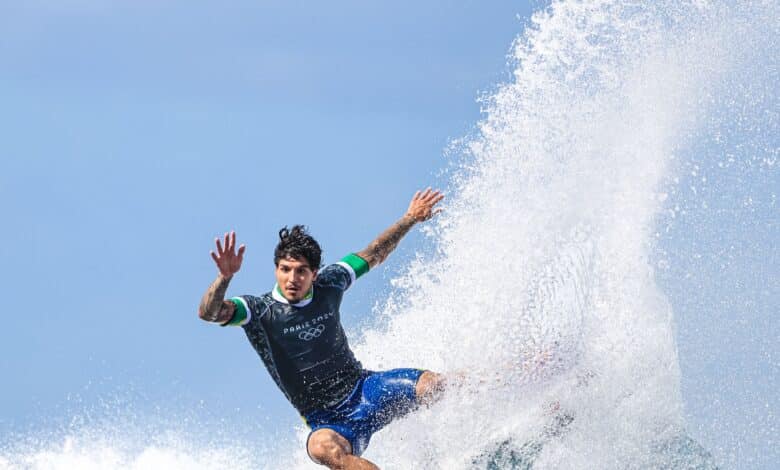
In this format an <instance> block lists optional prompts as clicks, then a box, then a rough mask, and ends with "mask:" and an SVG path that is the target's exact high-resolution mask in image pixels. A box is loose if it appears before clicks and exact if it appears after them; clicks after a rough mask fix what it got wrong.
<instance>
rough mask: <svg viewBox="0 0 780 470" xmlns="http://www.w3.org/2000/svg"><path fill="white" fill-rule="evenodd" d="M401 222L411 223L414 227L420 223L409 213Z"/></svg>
mask: <svg viewBox="0 0 780 470" xmlns="http://www.w3.org/2000/svg"><path fill="white" fill-rule="evenodd" d="M401 220H403V221H406V222H407V223H410V224H411V225H414V224H416V223H417V222H419V221H418V220H417V217H415V216H413V215H412V214H410V213H408V212H407V213H406V214H404V216H403V217H401Z"/></svg>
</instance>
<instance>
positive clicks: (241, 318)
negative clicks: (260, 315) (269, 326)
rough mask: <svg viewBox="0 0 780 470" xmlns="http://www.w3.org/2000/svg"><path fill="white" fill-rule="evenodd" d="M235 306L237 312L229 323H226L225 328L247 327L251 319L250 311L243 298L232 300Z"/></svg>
mask: <svg viewBox="0 0 780 470" xmlns="http://www.w3.org/2000/svg"><path fill="white" fill-rule="evenodd" d="M230 301H231V302H233V305H235V306H236V310H235V312H234V313H233V318H231V319H230V321H229V322H227V323H225V326H240V325H245V324H246V323H247V321H248V319H249V310H248V309H247V305H246V303H245V302H244V299H242V298H241V297H233V298H232V299H230Z"/></svg>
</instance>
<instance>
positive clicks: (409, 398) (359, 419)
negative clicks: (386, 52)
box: [198, 188, 445, 469]
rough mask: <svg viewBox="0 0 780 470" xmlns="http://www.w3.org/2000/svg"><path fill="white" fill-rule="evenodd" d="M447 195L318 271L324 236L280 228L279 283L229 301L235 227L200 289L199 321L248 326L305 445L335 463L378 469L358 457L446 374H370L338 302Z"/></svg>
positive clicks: (422, 198)
mask: <svg viewBox="0 0 780 470" xmlns="http://www.w3.org/2000/svg"><path fill="white" fill-rule="evenodd" d="M443 198H444V195H443V194H441V192H440V191H438V190H436V191H433V190H431V188H428V189H426V190H425V191H417V192H416V193H415V195H414V197H413V198H412V201H411V202H410V203H409V208H408V209H407V211H406V213H405V214H404V216H403V217H401V218H400V219H399V220H398V221H397V222H395V223H394V224H393V225H392V226H390V228H388V229H387V230H385V231H384V232H383V233H382V234H381V235H379V236H378V237H377V238H376V240H374V241H373V242H371V243H370V244H369V245H368V246H367V247H366V248H365V249H363V250H362V251H359V252H357V253H352V254H349V255H347V256H345V257H344V258H342V259H341V261H339V262H338V263H335V264H331V265H329V266H326V267H324V268H322V269H320V264H321V254H322V250H321V249H320V246H319V244H318V243H317V241H316V240H315V239H314V238H313V237H312V236H311V235H309V234H308V233H307V232H306V229H305V227H303V226H301V225H295V226H293V227H292V229H288V228H287V227H285V228H283V229H281V230H280V231H279V243H278V245H277V246H276V249H275V251H274V264H275V270H274V274H275V276H276V285H275V286H274V287H273V289H272V290H271V291H270V292H268V293H266V294H263V295H261V296H253V295H241V296H237V297H232V298H230V299H227V300H226V299H225V293H226V291H227V288H228V284H229V283H230V280H231V279H232V277H233V275H235V274H236V273H237V272H238V271H239V269H241V263H242V261H243V257H244V251H245V249H246V247H245V246H244V245H241V246H240V247H238V250H236V234H235V232H231V233H226V234H225V236H224V245H223V242H222V241H221V240H220V239H219V238H217V239H216V245H217V251H216V252H213V251H212V252H211V257H212V258H213V259H214V262H215V263H216V265H217V269H218V270H219V274H218V275H217V279H216V280H215V281H214V282H213V283H212V284H211V286H209V288H208V290H206V293H205V294H204V295H203V299H202V300H201V303H200V307H199V312H198V314H199V316H200V318H201V319H203V320H205V321H209V322H214V323H218V324H220V325H222V326H241V327H243V329H244V331H245V332H246V335H247V338H248V339H249V342H250V343H251V344H252V346H253V347H254V348H255V350H256V351H257V353H258V354H259V355H260V358H261V359H262V361H263V363H264V364H265V367H266V368H267V369H268V372H269V373H270V375H271V377H272V378H273V380H274V382H276V385H277V386H278V387H279V388H280V389H281V391H282V393H284V395H285V397H287V399H288V400H289V401H290V403H291V404H292V405H293V406H294V407H295V408H296V409H297V410H298V412H299V413H300V414H301V416H302V417H303V419H304V421H305V422H306V425H307V426H308V427H309V428H310V430H311V432H310V433H309V437H308V439H307V441H306V450H307V452H308V454H309V456H310V457H311V458H312V460H314V461H315V462H316V463H318V464H321V465H325V466H327V467H329V468H331V469H377V468H378V467H377V466H376V465H374V464H373V463H371V462H369V461H368V460H366V459H363V458H361V455H362V454H363V452H364V451H365V450H366V447H367V445H368V442H369V440H370V439H371V435H372V434H373V433H375V432H377V431H379V430H380V429H381V428H383V427H384V426H386V425H387V424H388V423H390V422H391V421H392V420H393V419H395V418H398V417H400V416H403V415H405V414H407V413H409V412H410V411H412V410H414V409H415V408H416V407H417V406H419V405H420V404H429V403H431V402H432V401H434V400H435V399H436V398H437V397H438V396H439V395H440V392H441V391H442V390H443V388H444V385H445V377H444V376H443V375H441V374H437V373H435V372H432V371H429V370H421V369H393V370H388V371H380V372H376V371H370V370H366V369H364V368H363V367H362V365H361V363H360V362H359V361H358V360H357V359H356V358H355V356H354V354H353V353H352V350H351V349H350V347H349V344H348V342H347V337H346V335H345V333H344V329H343V327H342V325H341V319H340V313H339V306H340V305H341V299H342V295H343V293H344V292H345V291H346V290H347V289H348V288H349V287H350V286H351V285H352V283H353V282H355V280H357V279H358V278H360V277H361V276H362V275H364V274H365V273H367V272H368V271H369V269H372V268H374V267H376V266H377V265H379V264H380V263H382V262H383V261H384V260H385V259H387V257H388V255H390V253H391V252H392V251H393V250H394V249H395V247H396V246H398V243H399V242H400V241H401V238H403V237H404V235H406V234H407V233H408V232H409V230H411V228H412V227H413V226H414V225H416V224H417V223H420V222H424V221H426V220H428V219H430V218H431V217H433V216H435V215H436V214H437V213H439V212H440V211H441V209H439V208H435V206H436V204H438V203H439V202H440V201H441V200H442V199H443Z"/></svg>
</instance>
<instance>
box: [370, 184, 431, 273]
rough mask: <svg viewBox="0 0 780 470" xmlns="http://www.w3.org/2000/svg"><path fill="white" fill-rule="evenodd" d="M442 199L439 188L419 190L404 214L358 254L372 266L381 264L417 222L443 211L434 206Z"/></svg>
mask: <svg viewBox="0 0 780 470" xmlns="http://www.w3.org/2000/svg"><path fill="white" fill-rule="evenodd" d="M442 199H444V195H443V194H442V193H441V191H438V190H436V191H432V190H431V188H428V189H426V190H425V191H422V192H421V191H417V192H416V193H415V194H414V197H413V198H412V202H410V203H409V209H407V210H406V213H405V214H404V216H403V217H401V218H400V219H398V221H397V222H396V223H394V224H393V225H391V226H390V228H388V229H387V230H385V231H384V232H382V234H381V235H379V236H378V237H377V238H376V240H374V241H372V242H371V243H370V244H369V245H368V246H367V247H366V248H365V249H363V250H362V251H359V252H358V253H356V254H357V255H358V256H360V257H361V258H363V259H364V260H366V262H367V263H368V266H369V267H371V268H373V267H374V266H377V265H379V264H380V263H382V262H383V261H384V260H385V259H387V257H388V256H389V255H390V253H391V252H392V251H393V250H394V249H395V247H397V246H398V242H400V241H401V239H402V238H403V237H404V235H406V234H407V233H409V230H411V228H412V227H414V225H415V224H416V223H418V222H424V221H426V220H428V219H430V218H431V217H433V216H434V215H436V214H438V213H439V212H441V209H435V210H434V206H435V205H436V204H438V203H439V202H440V201H441V200H442Z"/></svg>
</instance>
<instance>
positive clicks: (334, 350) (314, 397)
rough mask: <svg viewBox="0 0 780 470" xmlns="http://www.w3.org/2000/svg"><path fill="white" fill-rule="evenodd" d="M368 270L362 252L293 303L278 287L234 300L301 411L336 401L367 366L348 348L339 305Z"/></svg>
mask: <svg viewBox="0 0 780 470" xmlns="http://www.w3.org/2000/svg"><path fill="white" fill-rule="evenodd" d="M367 271H368V263H366V261H365V260H363V259H362V258H360V257H359V256H357V255H354V254H351V255H348V256H346V257H344V258H343V259H342V260H341V261H339V262H338V263H336V264H332V265H329V266H327V267H325V268H323V269H322V270H321V271H320V272H319V273H318V275H317V279H316V281H314V284H313V287H312V290H311V291H310V292H309V294H307V296H306V297H304V299H303V300H301V301H300V302H298V303H295V304H290V303H289V302H288V301H287V299H285V298H284V296H282V293H281V291H280V290H279V286H278V285H277V286H274V290H273V291H271V292H268V293H266V294H263V295H261V296H259V297H256V296H252V295H242V296H239V297H233V298H232V299H230V300H231V301H232V302H233V303H234V304H235V305H236V309H235V313H234V315H233V318H232V319H231V320H230V321H229V322H228V323H227V324H226V325H237V326H238V325H240V326H242V327H243V328H244V331H245V332H246V336H247V338H248V339H249V342H250V343H252V346H253V347H254V348H255V351H257V353H258V354H259V355H260V358H261V359H262V360H263V363H264V364H265V367H266V368H267V369H268V372H269V373H270V374H271V377H272V378H273V379H274V381H275V382H276V385H278V386H279V388H280V389H281V390H282V392H283V393H284V395H285V396H286V397H287V399H288V400H289V401H290V403H292V405H293V406H294V407H295V408H296V409H297V410H298V412H299V413H300V414H301V415H306V414H308V413H310V412H312V411H314V410H317V409H322V408H326V407H328V406H332V405H335V404H337V403H339V402H340V401H341V400H343V399H344V398H345V397H346V396H347V395H348V394H349V393H350V392H351V391H352V389H353V388H354V387H355V385H356V384H357V381H358V379H359V377H360V372H361V370H362V366H361V364H360V362H359V361H358V360H357V359H355V356H354V354H353V353H352V350H351V349H350V348H349V344H348V342H347V337H346V335H345V334H344V329H343V328H342V326H341V318H340V317H341V316H340V313H339V306H340V305H341V298H342V296H343V294H344V291H346V290H347V289H348V288H349V286H350V285H352V283H353V282H354V281H355V279H357V278H358V277H360V276H361V275H362V274H364V273H366V272H367Z"/></svg>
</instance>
